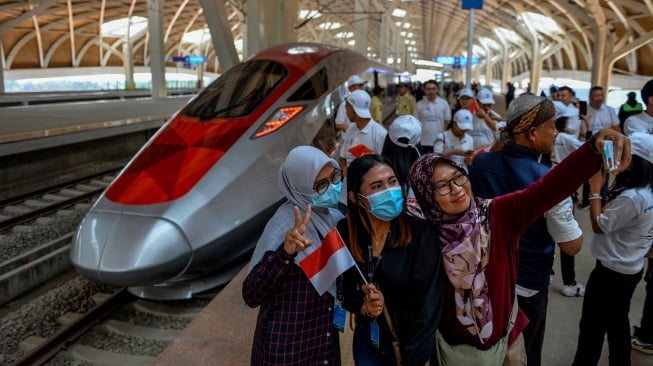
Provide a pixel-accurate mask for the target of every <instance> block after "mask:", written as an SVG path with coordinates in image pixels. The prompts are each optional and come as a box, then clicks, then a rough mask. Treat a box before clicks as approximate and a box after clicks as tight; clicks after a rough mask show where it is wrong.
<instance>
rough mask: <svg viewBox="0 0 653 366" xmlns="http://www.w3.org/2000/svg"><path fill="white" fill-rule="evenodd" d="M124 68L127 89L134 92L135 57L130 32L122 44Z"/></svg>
mask: <svg viewBox="0 0 653 366" xmlns="http://www.w3.org/2000/svg"><path fill="white" fill-rule="evenodd" d="M122 54H123V59H122V68H123V70H124V72H125V89H127V90H132V89H134V87H135V85H134V61H133V60H134V57H133V56H134V55H133V47H132V43H131V40H130V39H129V32H127V35H126V36H125V40H124V42H123V44H122Z"/></svg>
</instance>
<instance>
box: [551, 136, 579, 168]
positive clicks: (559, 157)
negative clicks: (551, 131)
mask: <svg viewBox="0 0 653 366" xmlns="http://www.w3.org/2000/svg"><path fill="white" fill-rule="evenodd" d="M582 144H583V143H582V142H581V141H580V140H578V139H577V138H576V136H573V135H570V134H568V133H565V132H560V133H558V135H557V136H556V140H555V142H554V143H553V154H551V161H552V162H553V163H554V164H560V162H561V161H563V160H564V159H565V158H566V157H567V156H569V154H571V153H572V152H574V150H576V149H578V148H579V147H580V145H582Z"/></svg>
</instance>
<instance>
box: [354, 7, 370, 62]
mask: <svg viewBox="0 0 653 366" xmlns="http://www.w3.org/2000/svg"><path fill="white" fill-rule="evenodd" d="M354 4H355V5H354V42H356V43H355V44H354V49H355V50H356V51H358V52H360V53H362V54H363V55H367V8H368V5H369V1H368V0H356V1H354Z"/></svg>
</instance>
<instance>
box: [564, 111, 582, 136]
mask: <svg viewBox="0 0 653 366" xmlns="http://www.w3.org/2000/svg"><path fill="white" fill-rule="evenodd" d="M565 107H567V110H568V111H571V114H572V115H571V116H569V117H568V118H567V131H569V133H570V134H572V135H574V136H578V133H579V132H580V123H581V121H580V117H578V108H576V106H575V105H573V104H572V103H570V104H569V105H566V106H565Z"/></svg>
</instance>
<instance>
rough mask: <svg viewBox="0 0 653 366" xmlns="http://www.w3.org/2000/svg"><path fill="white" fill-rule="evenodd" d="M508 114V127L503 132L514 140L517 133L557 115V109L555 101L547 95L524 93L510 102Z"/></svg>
mask: <svg viewBox="0 0 653 366" xmlns="http://www.w3.org/2000/svg"><path fill="white" fill-rule="evenodd" d="M506 114H507V118H506V119H507V121H506V127H505V128H504V129H503V131H502V132H504V133H505V136H506V137H507V138H508V139H509V140H514V138H515V136H516V135H519V134H520V133H523V132H526V131H528V129H529V128H531V127H536V126H538V125H540V124H541V123H544V122H546V121H547V120H549V119H550V118H551V117H553V116H555V114H556V109H555V106H554V105H553V103H552V102H551V101H550V100H548V99H546V98H545V97H539V96H537V95H532V94H522V95H520V96H519V97H518V98H516V99H514V100H513V101H512V102H511V103H510V107H508V111H507V113H506Z"/></svg>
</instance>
